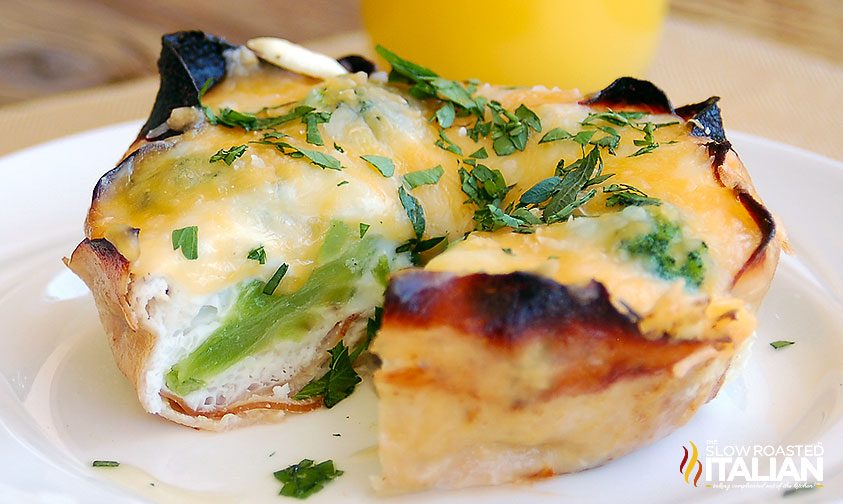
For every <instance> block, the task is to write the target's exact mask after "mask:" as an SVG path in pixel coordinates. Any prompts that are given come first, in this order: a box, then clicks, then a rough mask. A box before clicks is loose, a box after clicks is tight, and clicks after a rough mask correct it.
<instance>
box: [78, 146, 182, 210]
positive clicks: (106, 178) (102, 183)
mask: <svg viewBox="0 0 843 504" xmlns="http://www.w3.org/2000/svg"><path fill="white" fill-rule="evenodd" d="M172 143H173V141H172V140H159V141H155V142H151V143H146V144H143V145H141V146H140V147H138V148H137V149H135V150H133V151H132V152H131V153H129V155H127V156H126V157H125V158H123V160H122V161H120V163H119V164H118V165H117V166H115V167H114V168H112V169H110V170H108V171H107V172H105V174H103V176H102V177H100V179H99V180H98V181H97V183H96V185H95V186H94V191H93V194H92V195H91V202H92V203H94V202H96V201H97V200H98V199H99V198H100V196H102V193H103V191H104V190H105V188H106V187H108V185H109V184H111V182H112V181H113V180H114V179H115V178H116V177H117V175H118V174H119V173H120V172H121V171H122V170H131V169H133V167H134V164H135V161H136V160H137V158H139V157H141V156H143V155H145V154H147V153H149V152H155V151H159V150H164V149H166V148H168V147H170V146H171V145H172Z"/></svg>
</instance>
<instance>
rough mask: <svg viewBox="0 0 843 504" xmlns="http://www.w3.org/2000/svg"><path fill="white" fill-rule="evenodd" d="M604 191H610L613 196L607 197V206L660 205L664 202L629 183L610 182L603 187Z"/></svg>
mask: <svg viewBox="0 0 843 504" xmlns="http://www.w3.org/2000/svg"><path fill="white" fill-rule="evenodd" d="M603 192H604V193H609V194H611V196H609V197H608V198H606V206H607V207H613V206H622V207H628V206H647V205H654V206H659V205H661V204H662V202H661V200H659V199H658V198H651V197H650V196H647V194H645V193H644V191H641V190H640V189H636V188H635V187H633V186H631V185H629V184H610V185H608V186H606V187H604V188H603Z"/></svg>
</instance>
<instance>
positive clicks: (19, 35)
mask: <svg viewBox="0 0 843 504" xmlns="http://www.w3.org/2000/svg"><path fill="white" fill-rule="evenodd" d="M454 1H458V0H454ZM559 1H563V0H559ZM358 3H359V0H272V1H266V0H236V1H234V2H232V1H230V0H202V1H198V0H146V1H144V2H137V1H136V0H0V154H2V153H6V152H10V151H13V150H16V149H19V148H22V147H26V146H28V145H33V144H35V143H40V142H43V141H46V140H49V139H51V138H55V137H57V136H62V135H66V134H69V133H72V132H76V131H81V130H84V129H88V128H91V127H96V126H101V125H106V124H111V123H114V122H118V121H124V120H127V119H140V118H142V117H143V116H144V115H145V114H146V112H147V111H148V110H149V106H150V104H151V101H152V96H154V91H155V86H156V81H157V79H156V78H155V61H156V59H157V57H158V51H159V48H160V36H161V34H162V33H166V32H171V31H177V30H180V29H191V28H197V29H203V30H205V31H207V32H210V33H215V34H219V35H222V36H223V37H225V38H227V39H229V40H230V41H232V42H237V43H240V42H243V41H245V40H247V39H248V38H251V37H254V36H258V35H280V36H283V37H285V38H289V39H291V40H294V41H299V42H306V43H307V44H308V45H311V46H314V47H315V48H317V49H320V50H324V51H326V52H328V53H334V52H342V53H348V52H351V51H355V50H357V51H360V50H362V51H365V50H366V47H367V44H366V41H365V38H364V37H363V35H362V33H361V29H362V25H361V20H360V16H359V13H358V8H359V5H358ZM326 37H328V38H327V39H326ZM335 55H336V54H335ZM647 77H648V78H650V79H652V80H653V81H654V82H656V83H657V84H658V85H660V86H662V87H663V88H664V89H665V91H666V92H667V93H668V95H669V96H671V98H672V99H674V100H675V102H676V103H683V102H688V101H694V100H701V99H704V98H706V97H707V96H709V95H710V94H718V95H720V96H722V97H723V108H724V111H725V116H726V117H725V119H726V124H727V127H729V128H734V129H740V130H744V131H747V132H751V133H755V134H757V135H761V136H766V137H769V138H773V139H775V140H779V141H783V142H786V143H791V144H794V145H797V146H800V147H803V148H806V149H809V150H813V151H817V152H820V153H824V154H826V155H829V156H833V157H836V158H838V159H843V142H841V141H840V139H841V138H842V137H843V0H707V1H705V2H700V1H698V0H672V2H671V12H670V16H669V20H668V23H667V25H666V27H665V33H664V36H663V41H662V44H661V46H660V47H659V50H658V52H657V54H656V57H655V61H654V63H653V65H652V67H651V69H650V71H649V72H648V73H647Z"/></svg>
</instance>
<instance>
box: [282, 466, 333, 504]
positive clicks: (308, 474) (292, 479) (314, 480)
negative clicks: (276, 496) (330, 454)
mask: <svg viewBox="0 0 843 504" xmlns="http://www.w3.org/2000/svg"><path fill="white" fill-rule="evenodd" d="M342 474H343V472H342V471H340V470H339V469H337V468H336V467H334V461H333V460H326V461H324V462H320V463H318V464H314V462H313V461H312V460H310V459H303V460H302V461H301V462H299V463H298V464H293V465H291V466H289V467H287V468H286V469H282V470H280V471H276V472H274V473H273V476H274V477H275V479H277V480H278V481H280V482H281V483H283V484H284V486H282V487H281V492H280V494H281V495H283V496H285V497H294V498H296V499H306V498H307V497H310V496H311V495H313V494H315V493H316V492H318V491H320V490H322V489H323V488H324V487H325V484H327V483H328V482H330V481H331V480H334V479H336V478H338V477H340V476H342Z"/></svg>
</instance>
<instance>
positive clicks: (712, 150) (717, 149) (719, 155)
mask: <svg viewBox="0 0 843 504" xmlns="http://www.w3.org/2000/svg"><path fill="white" fill-rule="evenodd" d="M705 148H706V150H707V151H708V155H709V156H710V157H711V158H712V160H711V170H712V172H713V174H714V178H715V180H717V182H718V183H719V184H720V185H721V186H723V187H726V184H724V183H723V177H722V175H721V173H720V170H721V169H722V168H723V163H725V162H726V155H727V154H728V153H729V151H730V150H732V144H731V143H729V142H728V141H723V142H708V143H706V144H705Z"/></svg>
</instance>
